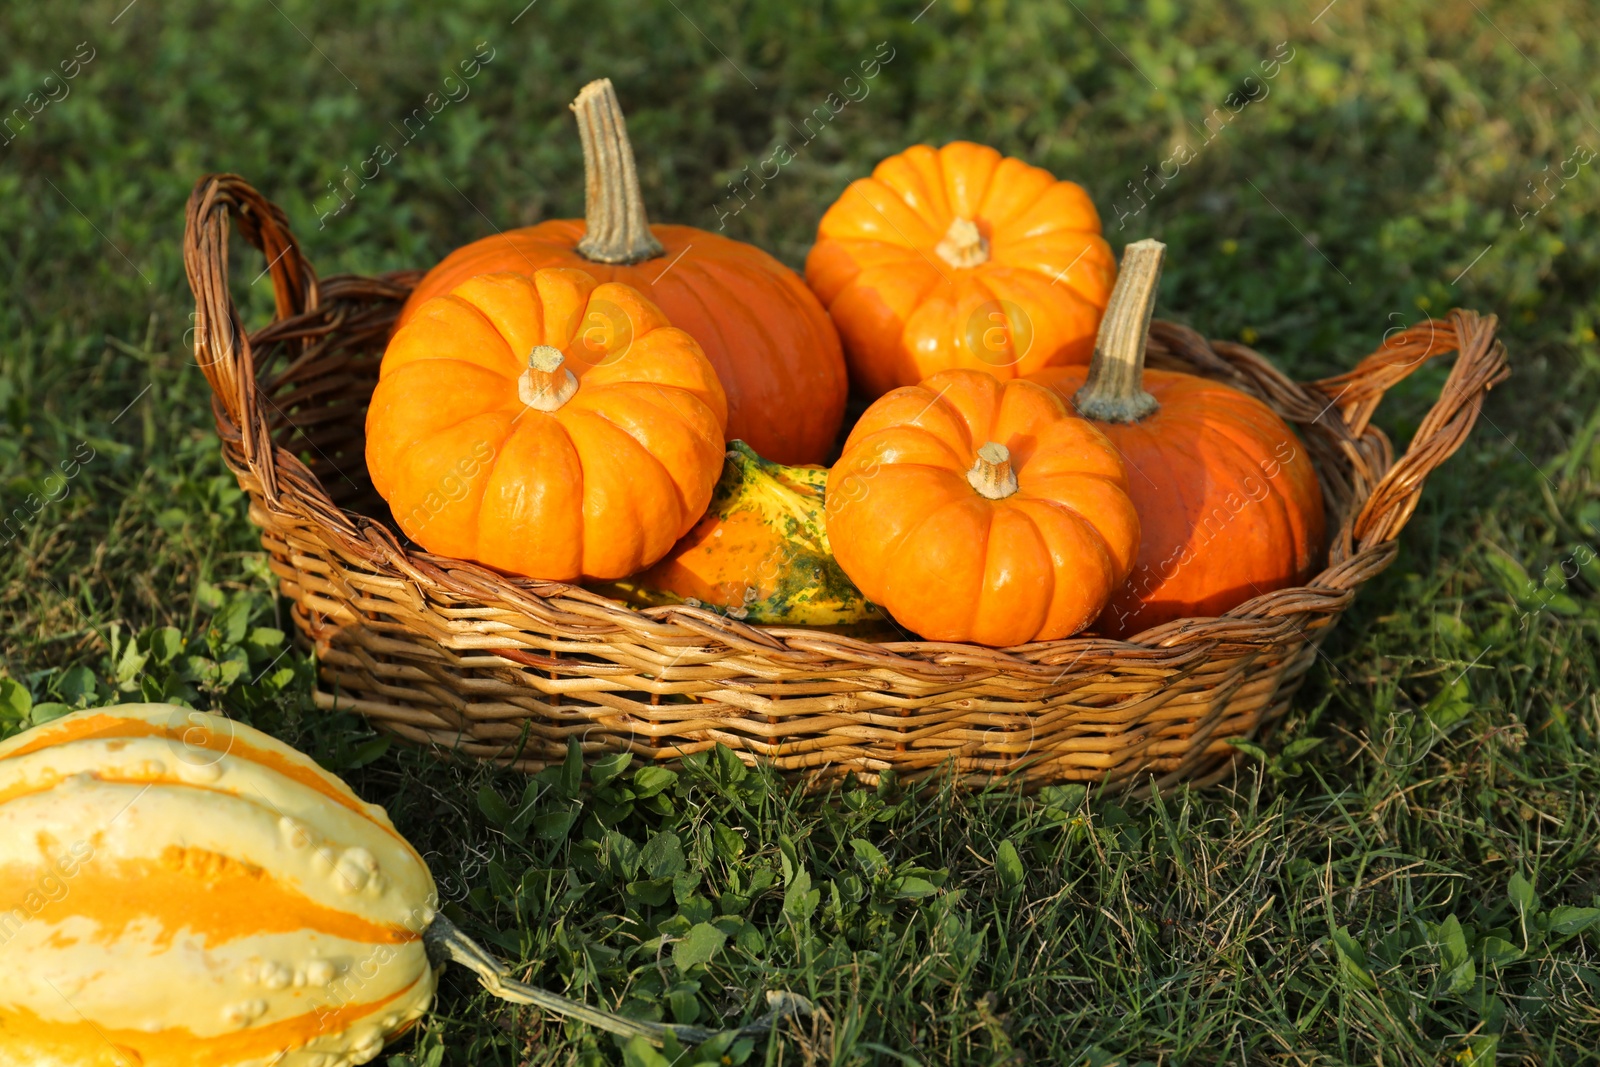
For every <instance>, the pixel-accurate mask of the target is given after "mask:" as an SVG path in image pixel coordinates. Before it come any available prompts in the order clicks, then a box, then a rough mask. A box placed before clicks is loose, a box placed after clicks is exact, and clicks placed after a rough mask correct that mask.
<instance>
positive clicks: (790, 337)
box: [400, 79, 848, 463]
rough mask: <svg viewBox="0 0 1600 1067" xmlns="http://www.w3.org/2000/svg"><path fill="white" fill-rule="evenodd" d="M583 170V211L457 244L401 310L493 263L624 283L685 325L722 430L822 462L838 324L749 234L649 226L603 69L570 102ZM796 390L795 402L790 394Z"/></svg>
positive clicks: (833, 430)
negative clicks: (711, 374)
mask: <svg viewBox="0 0 1600 1067" xmlns="http://www.w3.org/2000/svg"><path fill="white" fill-rule="evenodd" d="M572 109H573V111H574V112H575V113H576V114H577V117H578V129H579V132H580V133H581V135H582V137H583V158H584V167H585V169H586V170H587V172H588V204H587V218H586V219H553V220H551V221H548V222H541V223H539V224H538V225H537V226H528V227H524V228H522V229H516V230H508V231H506V232H505V233H497V234H495V235H493V236H492V237H485V238H483V239H482V240H479V241H474V242H473V243H472V244H469V245H466V246H464V247H462V248H458V249H456V250H455V251H454V252H452V253H450V255H448V256H446V257H445V258H444V260H443V261H442V262H440V263H439V265H438V266H436V267H434V268H433V269H432V270H431V271H429V272H428V273H427V275H426V276H424V277H423V279H422V282H421V283H420V284H419V285H418V286H417V288H416V290H415V291H414V292H413V293H412V294H411V298H410V299H409V300H408V301H406V305H405V307H404V308H403V309H401V312H400V323H401V324H402V325H403V324H404V323H406V322H408V321H409V320H410V319H411V317H412V316H413V315H415V314H416V313H417V310H418V309H419V308H420V307H421V306H422V305H423V304H424V303H426V302H427V301H429V300H431V299H433V298H434V297H436V296H439V295H440V294H442V293H447V292H449V291H450V290H452V289H454V288H455V287H456V286H457V285H460V284H461V283H462V282H464V281H466V280H467V279H468V278H471V277H473V276H474V275H477V274H485V273H489V272H492V271H518V272H520V273H524V274H531V273H532V272H533V271H535V270H537V269H538V268H540V267H576V268H579V269H581V270H584V271H587V272H588V273H590V274H592V275H594V276H595V277H596V278H598V279H600V280H601V281H615V282H622V283H624V284H626V285H631V286H633V287H634V288H635V289H638V290H639V291H640V292H642V293H644V294H645V295H646V296H648V297H649V298H650V299H651V300H653V301H654V302H655V303H656V304H657V305H658V306H659V307H660V308H661V309H662V310H663V311H664V312H666V315H667V319H668V321H670V322H671V323H672V324H673V325H675V326H678V327H680V328H681V329H683V330H685V331H686V332H688V334H689V335H690V336H691V337H693V338H694V339H695V340H696V341H698V342H699V343H700V347H701V348H702V349H703V350H704V351H705V354H706V358H707V359H709V360H710V361H711V365H712V366H713V367H715V368H716V369H717V376H718V378H719V379H720V380H721V381H722V385H723V388H724V389H725V390H726V391H727V397H728V429H727V432H728V436H729V437H730V438H735V437H736V438H739V439H741V440H743V441H745V442H746V443H747V444H749V445H750V447H752V448H754V449H755V450H756V451H757V452H759V453H760V454H761V455H762V456H764V457H766V458H767V459H770V460H775V461H776V462H779V463H823V462H826V461H827V459H828V456H829V453H830V452H831V450H832V448H833V446H834V442H835V440H836V438H837V437H838V435H839V426H840V423H841V422H842V421H843V419H844V404H845V394H846V393H847V391H848V383H847V380H846V376H845V365H844V356H843V354H842V353H841V352H840V349H839V335H838V333H837V332H836V331H835V330H834V328H833V324H832V323H831V322H830V321H829V320H828V313H827V312H826V311H824V310H823V309H822V305H821V304H819V303H817V298H816V297H815V296H813V295H812V294H811V291H810V290H809V289H807V288H806V286H805V284H804V282H802V281H801V279H800V277H799V276H798V275H797V274H795V272H794V271H792V270H790V269H789V268H788V267H785V266H784V265H783V264H782V263H779V262H778V261H777V260H776V259H773V258H772V257H771V256H769V255H767V253H765V252H763V251H761V250H760V249H759V248H756V247H755V246H753V245H748V244H744V243H742V242H740V241H734V240H731V239H729V238H727V237H723V236H721V235H719V234H716V233H712V232H710V231H707V230H699V229H695V228H694V227H692V226H652V225H650V222H649V219H648V218H647V217H646V216H645V211H644V202H643V200H642V199H641V198H640V195H639V179H638V177H637V175H636V172H635V167H634V158H633V148H632V146H631V145H630V144H629V141H628V131H627V127H626V126H625V125H624V124H623V119H622V109H621V108H620V106H619V105H618V104H617V96H616V92H615V90H613V89H612V87H611V82H610V81H609V80H605V79H602V80H600V81H597V82H591V83H590V84H588V85H586V86H584V88H583V91H582V92H581V93H579V94H578V99H577V100H576V101H575V102H574V103H573V105H572ZM797 397H804V398H805V401H804V403H797V402H796V398H797Z"/></svg>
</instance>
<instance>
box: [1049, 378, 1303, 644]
mask: <svg viewBox="0 0 1600 1067" xmlns="http://www.w3.org/2000/svg"><path fill="white" fill-rule="evenodd" d="M1086 377H1087V370H1086V368H1083V367H1052V368H1049V369H1047V370H1044V371H1040V372H1039V373H1037V374H1034V375H1031V376H1030V379H1031V380H1032V381H1035V382H1038V383H1039V384H1040V385H1043V386H1047V387H1048V388H1050V389H1052V390H1054V391H1055V392H1056V394H1057V395H1058V396H1060V397H1061V398H1062V400H1063V401H1064V402H1065V403H1067V404H1068V405H1071V404H1072V401H1073V397H1074V396H1076V395H1077V392H1078V390H1079V389H1081V388H1083V384H1084V382H1085V380H1086ZM1144 388H1145V390H1146V391H1148V392H1149V393H1150V395H1151V396H1153V397H1154V398H1155V399H1156V401H1157V402H1158V404H1159V407H1157V408H1156V410H1155V411H1154V412H1153V413H1152V414H1149V415H1147V416H1145V417H1144V418H1141V419H1138V420H1136V421H1134V422H1121V423H1118V422H1105V423H1101V422H1097V423H1095V425H1096V426H1098V427H1099V428H1100V431H1101V432H1102V433H1104V434H1105V435H1106V437H1108V438H1109V439H1110V440H1111V443H1112V444H1113V445H1115V446H1116V447H1117V451H1118V452H1120V453H1121V455H1122V459H1123V462H1124V463H1125V464H1126V465H1127V468H1128V490H1129V493H1130V494H1131V495H1132V497H1133V502H1134V504H1135V506H1137V507H1138V509H1139V521H1140V524H1141V527H1142V528H1143V530H1144V537H1143V539H1142V540H1141V542H1140V544H1139V558H1138V560H1137V561H1136V562H1135V563H1134V567H1133V570H1132V572H1131V573H1130V574H1129V575H1128V580H1127V582H1126V583H1124V584H1123V585H1122V586H1121V587H1120V588H1119V589H1118V590H1117V591H1116V593H1115V594H1113V596H1112V598H1111V603H1110V604H1109V605H1108V606H1107V608H1106V610H1105V612H1104V613H1103V614H1102V615H1101V616H1100V618H1099V620H1098V621H1096V623H1095V629H1096V631H1098V632H1100V633H1103V634H1106V635H1107V636H1111V637H1130V636H1132V635H1134V634H1137V633H1140V632H1142V631H1144V630H1147V629H1149V628H1150V627H1152V626H1159V625H1161V624H1162V623H1167V622H1171V621H1173V620H1174V619H1182V618H1189V617H1193V616H1215V615H1221V614H1222V613H1223V612H1225V611H1227V610H1229V609H1230V608H1233V607H1235V606H1237V605H1238V604H1241V603H1243V602H1244V601H1246V600H1249V599H1250V598H1251V597H1256V596H1260V595H1261V594H1263V593H1270V592H1272V591H1273V590H1274V589H1282V588H1284V587H1285V586H1289V585H1294V584H1296V583H1298V582H1303V581H1305V580H1306V579H1307V578H1308V577H1309V576H1310V575H1311V573H1312V571H1313V570H1314V568H1315V565H1316V562H1317V560H1318V557H1319V555H1320V553H1321V551H1322V547H1323V539H1324V516H1323V509H1322V487H1321V486H1320V485H1319V484H1318V482H1317V474H1316V471H1315V469H1313V467H1312V466H1311V457H1310V456H1309V454H1307V452H1306V447H1305V444H1304V443H1303V442H1302V441H1301V440H1300V439H1299V438H1298V437H1296V436H1295V433H1294V431H1293V430H1292V429H1290V428H1289V426H1288V424H1287V423H1285V422H1284V421H1283V420H1282V419H1280V418H1279V417H1278V416H1277V414H1276V413H1274V412H1273V410H1272V409H1271V408H1269V407H1267V406H1266V405H1265V404H1263V403H1262V402H1261V401H1259V400H1257V399H1256V398H1255V397H1253V396H1249V395H1247V394H1245V393H1241V392H1239V391H1238V390H1237V389H1230V388H1229V387H1227V386H1225V385H1222V384H1221V383H1219V382H1213V381H1209V380H1207V379H1205V378H1199V377H1196V376H1194V375H1192V374H1179V373H1176V372H1173V371H1159V370H1146V371H1144Z"/></svg>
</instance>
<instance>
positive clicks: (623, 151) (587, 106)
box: [572, 78, 666, 263]
mask: <svg viewBox="0 0 1600 1067" xmlns="http://www.w3.org/2000/svg"><path fill="white" fill-rule="evenodd" d="M572 110H573V113H574V114H576V115H577V116H578V135H579V136H580V137H581V138H583V173H584V183H585V196H584V223H585V228H586V232H585V233H584V235H583V240H581V241H579V242H578V254H579V255H581V256H583V257H584V258H585V259H590V260H593V261H595V262H596V263H638V262H639V261H641V260H645V259H654V258H655V257H656V256H659V255H663V254H665V252H666V249H664V248H662V247H661V242H660V241H658V240H656V238H655V235H654V234H653V233H651V232H650V219H649V217H648V216H646V215H645V211H644V197H642V196H641V195H640V194H639V170H638V167H637V165H636V164H635V163H634V159H633V145H632V144H631V143H629V141H628V127H627V124H626V123H625V122H624V121H623V119H622V105H621V104H619V103H617V91H616V90H615V89H613V88H612V87H611V79H610V78H601V79H600V80H599V81H592V82H590V83H589V84H588V85H585V86H584V87H583V88H582V89H581V90H580V91H579V92H578V98H577V99H576V100H574V101H573V102H572Z"/></svg>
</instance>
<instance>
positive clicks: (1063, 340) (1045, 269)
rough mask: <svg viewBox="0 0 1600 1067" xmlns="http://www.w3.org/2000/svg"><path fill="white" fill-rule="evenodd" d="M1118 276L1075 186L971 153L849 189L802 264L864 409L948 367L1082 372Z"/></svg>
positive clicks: (916, 150)
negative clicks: (1059, 367)
mask: <svg viewBox="0 0 1600 1067" xmlns="http://www.w3.org/2000/svg"><path fill="white" fill-rule="evenodd" d="M1116 271H1117V264H1116V259H1115V258H1114V257H1113V256H1112V254H1111V247H1110V246H1109V245H1107V244H1106V242H1105V239H1104V238H1102V237H1101V236H1100V216H1099V215H1097V214H1096V213H1095V209H1094V204H1092V203H1091V202H1090V200H1089V196H1088V194H1087V193H1085V192H1084V191H1083V189H1082V188H1081V187H1080V186H1078V185H1076V184H1074V183H1073V182H1065V181H1057V180H1056V179H1055V178H1054V177H1053V176H1052V175H1051V174H1050V173H1049V172H1048V171H1045V170H1041V169H1040V168H1038V167H1032V166H1029V165H1028V164H1026V163H1024V162H1022V161H1021V160H1019V159H1010V158H1004V159H1003V158H1001V156H1000V153H999V152H996V151H995V150H994V149H992V148H985V147H984V146H982V145H976V144H970V143H968V142H966V141H955V142H953V143H951V144H947V145H945V146H944V147H943V148H940V149H938V150H935V149H933V148H931V147H929V146H928V145H915V146H913V147H911V148H908V149H906V150H905V151H904V152H902V153H901V154H899V155H897V156H890V157H889V158H888V159H886V160H884V161H883V162H882V163H879V164H878V166H877V167H876V168H875V169H874V170H873V172H872V177H870V178H863V179H861V180H859V181H855V182H852V183H851V184H850V187H849V188H847V189H846V190H845V191H844V195H843V196H841V197H840V198H839V200H838V202H837V203H835V204H834V205H833V206H832V207H830V208H829V209H828V211H827V213H826V214H825V215H823V216H822V223H821V225H820V226H819V227H818V229H817V243H816V245H815V246H813V247H812V249H811V254H810V256H809V257H808V258H807V259H806V281H807V282H808V283H810V285H811V288H812V289H813V290H814V291H815V292H816V294H817V296H819V297H821V299H822V302H823V303H824V304H826V305H827V307H828V311H829V313H830V314H832V315H833V321H834V324H835V325H836V326H837V327H838V328H839V333H840V335H841V336H842V337H843V338H844V347H845V355H846V358H847V359H848V361H849V365H850V378H851V381H852V382H853V383H854V384H855V386H856V388H857V389H858V390H859V391H861V392H862V393H864V394H865V395H866V396H867V397H869V398H871V397H877V396H880V395H882V394H883V393H886V392H888V391H889V390H890V389H893V388H895V387H896V386H901V385H914V384H916V383H917V382H920V381H921V380H922V379H924V378H926V377H928V376H929V375H931V374H934V373H936V372H938V371H942V370H948V369H950V368H952V367H972V368H976V369H980V370H986V371H988V372H990V373H991V374H993V375H995V376H996V377H998V378H1014V377H1021V376H1022V375H1025V374H1029V373H1031V372H1033V371H1036V370H1039V369H1040V368H1042V367H1046V366H1052V365H1055V364H1063V363H1087V362H1088V361H1089V356H1090V353H1091V352H1092V351H1093V348H1094V336H1095V330H1096V329H1097V328H1098V327H1099V325H1100V316H1101V314H1102V312H1103V311H1104V310H1105V306H1106V300H1107V299H1108V297H1109V295H1110V292H1111V284H1112V282H1113V280H1114V279H1115V278H1116Z"/></svg>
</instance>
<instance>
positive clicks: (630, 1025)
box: [422, 914, 812, 1045]
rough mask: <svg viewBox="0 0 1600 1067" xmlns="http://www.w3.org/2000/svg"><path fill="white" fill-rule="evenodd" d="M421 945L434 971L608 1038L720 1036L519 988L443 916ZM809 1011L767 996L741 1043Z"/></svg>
mask: <svg viewBox="0 0 1600 1067" xmlns="http://www.w3.org/2000/svg"><path fill="white" fill-rule="evenodd" d="M422 941H423V944H424V945H425V946H427V950H428V957H429V959H430V960H431V961H433V962H434V963H435V965H436V966H443V965H444V964H445V963H459V964H461V965H462V966H463V967H465V968H466V969H467V970H469V971H471V972H472V973H473V974H476V975H477V976H478V981H479V982H480V983H481V984H482V985H483V988H484V989H486V990H488V991H489V992H490V993H491V994H493V995H494V996H497V997H499V998H500V999H501V1000H506V1001H510V1002H511V1003H513V1004H531V1005H533V1006H534V1007H536V1008H539V1009H541V1010H543V1011H547V1012H551V1013H553V1014H556V1015H563V1016H566V1017H568V1018H572V1019H577V1020H578V1021H579V1022H584V1023H588V1024H589V1025H590V1026H593V1027H595V1028H596V1029H599V1030H604V1031H606V1032H607V1033H612V1034H620V1035H622V1036H623V1037H642V1038H644V1039H645V1040H646V1041H648V1042H650V1043H651V1044H652V1045H660V1044H662V1043H663V1042H664V1041H665V1039H666V1037H667V1035H669V1034H670V1035H671V1036H673V1037H674V1038H676V1039H677V1040H678V1042H679V1043H680V1044H686V1045H699V1044H703V1043H704V1042H706V1041H709V1040H711V1039H712V1038H713V1037H715V1036H716V1032H715V1031H712V1030H702V1029H701V1028H700V1027H698V1026H669V1025H668V1024H666V1023H656V1022H647V1021H644V1020H641V1019H629V1018H626V1017H624V1016H621V1015H614V1014H612V1013H611V1012H609V1011H602V1010H601V1009H599V1008H591V1007H590V1006H589V1005H587V1004H584V1003H582V1002H581V1001H577V1000H573V999H571V998H570V997H564V996H562V995H561V994H559V993H552V992H550V991H549V990H545V989H540V988H538V987H537V986H531V985H526V984H524V983H522V982H519V981H517V980H516V979H514V978H511V977H509V973H510V972H509V970H508V968H507V967H506V966H505V964H503V963H501V962H500V961H499V960H497V959H495V958H494V957H493V956H491V955H489V953H487V952H485V951H484V950H483V947H482V946H481V945H479V944H478V943H477V942H476V941H474V940H472V938H470V937H468V936H467V935H466V934H464V933H462V932H461V931H460V930H459V929H458V928H457V927H456V925H455V924H454V923H452V922H451V921H450V920H449V919H446V918H445V917H444V916H443V915H437V914H436V915H435V916H434V918H433V921H432V922H431V923H429V925H428V927H427V929H425V930H424V931H423V932H422ZM811 1010H812V1008H811V1002H810V1001H809V1000H807V999H806V998H805V997H802V996H798V995H796V994H794V993H777V992H769V993H767V1013H766V1014H765V1015H763V1016H761V1017H760V1018H758V1019H756V1020H755V1021H754V1022H752V1023H750V1024H749V1025H748V1026H743V1027H740V1028H739V1029H738V1030H737V1031H735V1032H736V1033H737V1034H739V1035H740V1036H741V1037H765V1036H766V1035H767V1034H769V1033H771V1032H772V1028H773V1027H774V1026H775V1025H777V1023H778V1022H779V1020H781V1019H783V1018H785V1017H787V1016H790V1015H808V1014H810V1013H811Z"/></svg>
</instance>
